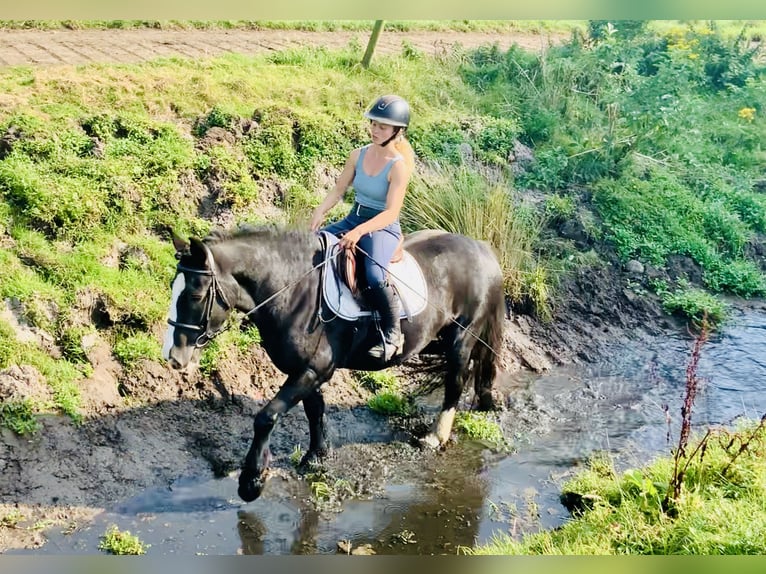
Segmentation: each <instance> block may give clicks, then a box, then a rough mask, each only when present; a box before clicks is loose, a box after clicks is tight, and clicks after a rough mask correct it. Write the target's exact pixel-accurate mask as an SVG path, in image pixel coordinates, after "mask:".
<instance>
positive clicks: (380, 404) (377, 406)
mask: <svg viewBox="0 0 766 574" xmlns="http://www.w3.org/2000/svg"><path fill="white" fill-rule="evenodd" d="M367 406H368V407H369V408H370V409H372V410H373V411H375V412H376V413H380V414H382V415H386V416H403V417H405V416H409V415H411V414H412V413H413V412H414V406H413V405H412V402H411V401H410V400H409V399H408V398H407V397H404V396H402V395H401V394H400V393H396V392H389V391H379V392H377V393H375V395H373V396H372V397H370V399H369V400H368V401H367Z"/></svg>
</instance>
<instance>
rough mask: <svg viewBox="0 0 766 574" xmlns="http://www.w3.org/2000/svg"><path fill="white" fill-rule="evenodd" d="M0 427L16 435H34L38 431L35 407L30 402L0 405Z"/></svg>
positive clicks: (38, 425)
mask: <svg viewBox="0 0 766 574" xmlns="http://www.w3.org/2000/svg"><path fill="white" fill-rule="evenodd" d="M0 425H2V426H4V427H6V428H9V429H11V430H12V431H13V432H15V433H16V434H18V435H27V434H34V433H36V432H37V431H38V430H40V423H39V421H38V420H37V417H36V416H35V407H34V405H33V404H32V402H31V401H30V400H22V401H10V402H3V403H0Z"/></svg>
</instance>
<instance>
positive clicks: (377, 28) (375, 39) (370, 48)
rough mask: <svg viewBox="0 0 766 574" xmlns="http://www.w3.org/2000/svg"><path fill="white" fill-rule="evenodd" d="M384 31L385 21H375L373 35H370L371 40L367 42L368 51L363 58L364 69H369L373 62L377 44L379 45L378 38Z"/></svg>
mask: <svg viewBox="0 0 766 574" xmlns="http://www.w3.org/2000/svg"><path fill="white" fill-rule="evenodd" d="M382 29H383V20H375V25H374V26H373V27H372V34H370V39H369V40H368V41H367V49H366V50H365V52H364V57H363V58H362V67H364V68H367V67H369V65H370V60H372V53H373V52H374V51H375V44H377V43H378V36H380V31H381V30H382Z"/></svg>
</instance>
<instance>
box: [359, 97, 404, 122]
mask: <svg viewBox="0 0 766 574" xmlns="http://www.w3.org/2000/svg"><path fill="white" fill-rule="evenodd" d="M364 117H365V118H367V119H368V120H375V121H376V122H380V123H382V124H388V125H390V126H399V127H403V128H406V127H407V126H408V125H409V123H410V105H409V104H408V103H407V100H405V99H404V98H402V97H400V96H394V95H389V96H381V97H379V98H378V99H377V100H376V101H375V103H374V104H372V106H370V109H369V110H367V111H366V112H364Z"/></svg>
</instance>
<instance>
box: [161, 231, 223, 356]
mask: <svg viewBox="0 0 766 574" xmlns="http://www.w3.org/2000/svg"><path fill="white" fill-rule="evenodd" d="M173 245H174V246H175V248H176V259H178V266H177V267H176V276H175V278H174V279H173V283H172V296H171V301H170V310H169V312H168V329H167V331H166V333H165V342H164V345H163V347H162V356H163V357H164V358H165V360H167V361H168V362H169V363H170V365H171V366H172V367H173V368H175V369H184V368H186V366H187V365H188V364H189V362H190V361H191V359H192V356H193V355H194V351H195V350H197V349H199V348H202V347H204V346H205V345H206V344H207V343H209V342H210V340H211V339H213V338H214V337H215V336H216V335H218V334H219V333H220V332H221V331H222V330H223V328H224V324H225V323H226V319H227V318H228V316H229V314H230V313H231V305H230V304H229V302H228V300H227V298H226V295H225V293H224V292H223V290H222V289H221V283H220V271H219V269H218V266H217V265H216V262H215V260H214V258H213V253H212V251H211V250H210V248H209V247H208V246H207V245H206V244H205V243H203V242H202V241H200V240H199V239H196V238H191V239H190V241H189V242H186V241H184V240H183V239H180V238H179V237H177V236H176V235H175V234H174V235H173Z"/></svg>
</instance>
